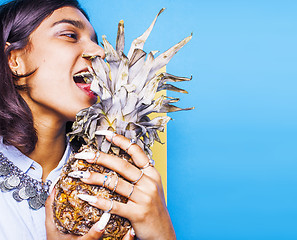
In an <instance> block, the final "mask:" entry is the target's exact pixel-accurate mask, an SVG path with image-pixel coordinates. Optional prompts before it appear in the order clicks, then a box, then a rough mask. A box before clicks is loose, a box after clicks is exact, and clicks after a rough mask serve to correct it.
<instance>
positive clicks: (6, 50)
mask: <svg viewBox="0 0 297 240" xmlns="http://www.w3.org/2000/svg"><path fill="white" fill-rule="evenodd" d="M0 18H1V31H0V34H1V36H0V48H1V50H0V58H1V59H0V64H1V67H0V85H1V90H0V106H1V108H0V135H1V139H0V152H1V153H2V154H3V157H1V155H0V159H1V161H0V163H1V164H0V175H2V177H1V180H3V179H4V178H5V179H8V178H7V176H9V173H8V172H9V171H13V172H14V174H16V175H17V176H18V177H17V178H16V179H13V178H12V179H10V180H9V181H10V182H9V181H7V180H6V181H4V182H3V181H2V182H1V184H2V185H1V184H0V188H1V191H0V209H1V215H0V238H1V239H13V240H14V239H38V240H40V239H55V240H56V239H85V240H86V239H99V238H100V237H101V236H102V234H103V232H104V227H105V226H104V225H105V224H106V223H104V222H102V221H101V222H100V220H99V222H98V223H96V224H95V225H94V226H93V227H92V228H91V229H90V231H89V233H87V234H86V235H85V236H83V237H77V236H71V235H66V234H62V233H60V232H59V231H58V230H57V229H56V227H55V224H54V221H53V215H52V209H51V204H52V201H53V194H51V195H50V197H49V198H48V199H47V202H46V204H45V205H46V207H45V208H43V207H41V208H39V209H38V207H36V205H34V202H33V203H32V202H30V201H26V200H22V199H24V198H25V197H26V196H27V195H28V194H29V193H28V192H26V191H27V190H26V189H25V187H24V188H21V189H19V192H16V191H14V192H13V194H11V192H12V191H9V187H11V186H12V187H13V185H14V184H15V183H16V182H17V181H20V184H24V185H26V186H28V185H30V184H35V185H36V186H38V189H39V192H38V194H40V195H42V193H44V192H46V191H47V187H48V186H49V185H50V182H51V181H54V179H56V178H57V177H58V176H59V174H60V171H61V168H62V166H63V164H64V163H65V161H66V160H67V158H68V157H69V154H70V147H69V144H68V142H67V139H66V135H65V133H66V125H67V123H68V122H69V121H73V120H74V119H75V115H76V113H77V112H78V111H79V110H81V109H83V108H86V107H89V106H90V105H91V104H93V103H94V102H95V101H96V98H94V95H93V94H92V93H91V92H90V91H89V88H88V86H87V85H83V84H77V83H76V82H75V81H74V78H73V76H74V75H75V74H77V73H79V72H81V71H83V70H85V69H86V67H87V66H88V65H89V66H90V62H89V60H88V59H86V58H83V57H82V56H83V54H84V55H98V56H100V57H102V58H104V57H105V55H104V50H103V49H102V48H101V47H100V46H98V44H97V38H96V34H95V32H94V30H93V27H92V26H91V24H90V22H89V20H88V17H87V15H86V13H85V12H84V11H83V10H82V9H81V8H80V6H79V4H78V3H77V1H76V0H33V1H32V0H15V1H12V2H10V3H8V4H6V5H2V6H1V7H0ZM107 138H108V139H109V140H110V141H113V143H114V144H115V145H118V146H120V147H121V148H123V149H126V148H127V147H128V145H129V139H127V138H125V137H123V136H120V135H115V136H113V138H112V139H111V138H110V137H108V136H107ZM129 153H130V154H131V156H132V157H133V160H134V162H135V163H136V164H137V165H138V166H139V167H140V166H144V165H146V163H147V162H148V158H147V157H146V155H145V154H144V152H143V151H142V150H141V149H140V148H139V147H138V146H136V145H133V146H131V147H130V148H129ZM4 156H5V157H6V158H4ZM109 158H111V156H107V155H103V154H102V155H100V156H99V158H98V159H97V163H99V164H101V165H104V166H105V167H108V168H111V169H112V170H114V171H116V172H118V173H119V174H121V175H122V176H125V175H126V176H127V175H130V176H131V178H132V177H133V178H135V179H136V178H138V176H139V175H138V174H139V171H136V170H135V169H136V168H135V167H133V166H132V165H127V163H126V162H125V161H124V160H122V159H119V158H118V159H116V161H114V160H113V161H108V160H109ZM111 162H112V165H111ZM7 166H8V167H7ZM7 169H8V170H9V171H8V170H7ZM22 181H23V182H24V183H23V182H22ZM84 181H85V182H87V183H89V184H97V185H100V184H102V183H100V182H98V178H96V176H92V177H90V178H88V179H85V180H84ZM44 183H45V184H44ZM20 186H22V185H20ZM22 189H25V190H26V191H25V192H21V190H22ZM117 191H118V192H127V191H130V190H127V189H125V184H121V185H119V186H118V187H117ZM22 194H23V195H22ZM133 194H134V197H133V201H131V200H129V202H128V203H127V204H120V203H117V202H115V203H114V206H113V208H112V210H111V213H114V214H118V215H120V216H123V217H126V218H128V219H129V220H130V222H131V223H132V226H133V229H134V230H135V233H136V236H137V237H138V238H139V239H175V234H174V230H173V227H172V224H171V220H170V217H169V215H168V211H167V208H166V205H165V202H164V195H163V190H162V185H161V180H160V175H159V174H158V172H157V171H156V170H155V169H154V168H153V167H148V168H146V169H145V171H144V176H143V177H142V178H141V180H140V181H139V182H138V183H137V185H135V189H134V192H133ZM19 196H23V198H22V199H20V198H19ZM28 196H29V195H28ZM93 202H94V201H93ZM93 205H95V206H96V207H98V208H101V209H103V210H107V209H109V208H110V202H109V201H95V203H93ZM34 207H36V209H38V210H34V209H33V208H34ZM16 228H17V230H15V229H16ZM135 233H134V231H129V232H128V233H127V234H126V236H125V239H133V238H134V235H135Z"/></svg>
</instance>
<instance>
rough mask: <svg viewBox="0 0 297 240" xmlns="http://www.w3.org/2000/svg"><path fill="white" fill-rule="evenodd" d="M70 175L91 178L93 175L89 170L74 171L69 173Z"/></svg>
mask: <svg viewBox="0 0 297 240" xmlns="http://www.w3.org/2000/svg"><path fill="white" fill-rule="evenodd" d="M68 176H69V177H73V178H85V179H86V178H89V177H90V176H91V173H90V172H88V171H73V172H70V173H68Z"/></svg>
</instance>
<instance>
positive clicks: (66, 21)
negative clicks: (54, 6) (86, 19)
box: [52, 19, 85, 29]
mask: <svg viewBox="0 0 297 240" xmlns="http://www.w3.org/2000/svg"><path fill="white" fill-rule="evenodd" d="M61 23H68V24H71V25H73V26H74V27H77V28H79V29H84V28H85V25H84V24H83V22H81V21H78V20H72V19H62V20H60V21H57V22H54V23H53V25H52V27H54V26H56V25H58V24H61Z"/></svg>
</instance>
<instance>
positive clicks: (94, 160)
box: [93, 151, 100, 163]
mask: <svg viewBox="0 0 297 240" xmlns="http://www.w3.org/2000/svg"><path fill="white" fill-rule="evenodd" d="M99 156H100V152H99V151H97V152H96V154H95V157H94V158H93V162H94V163H96V162H97V160H98V158H99Z"/></svg>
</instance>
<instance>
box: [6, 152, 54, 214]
mask: <svg viewBox="0 0 297 240" xmlns="http://www.w3.org/2000/svg"><path fill="white" fill-rule="evenodd" d="M0 177H4V178H5V179H4V180H3V181H0V190H1V191H2V192H10V191H13V192H12V197H13V198H14V199H15V200H16V201H17V202H21V201H23V200H27V201H28V204H29V206H30V208H32V209H34V210H38V209H40V208H41V207H43V206H44V204H45V201H46V199H47V197H48V195H49V187H50V185H51V181H50V180H48V181H47V182H46V183H44V182H42V181H37V180H36V179H34V178H31V177H30V176H28V175H27V174H26V173H24V172H23V171H22V170H20V169H19V168H18V167H17V166H15V165H14V164H13V163H12V162H11V161H9V160H8V159H7V158H6V157H5V156H4V155H3V153H2V152H0Z"/></svg>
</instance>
